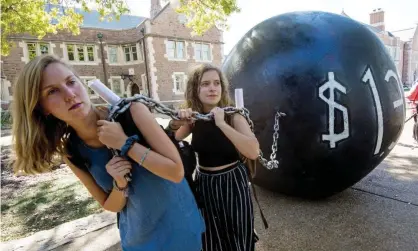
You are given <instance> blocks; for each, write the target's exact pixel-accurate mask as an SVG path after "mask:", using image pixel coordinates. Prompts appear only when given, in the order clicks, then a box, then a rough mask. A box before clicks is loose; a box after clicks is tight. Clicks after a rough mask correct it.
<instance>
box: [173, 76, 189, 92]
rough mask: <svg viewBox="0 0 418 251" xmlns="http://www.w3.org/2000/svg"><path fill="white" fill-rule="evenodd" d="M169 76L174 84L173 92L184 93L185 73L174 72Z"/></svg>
mask: <svg viewBox="0 0 418 251" xmlns="http://www.w3.org/2000/svg"><path fill="white" fill-rule="evenodd" d="M171 77H172V78H173V85H174V88H173V92H174V93H177V94H182V93H184V92H185V91H186V81H187V77H186V74H184V72H174V73H173V75H172V76H171Z"/></svg>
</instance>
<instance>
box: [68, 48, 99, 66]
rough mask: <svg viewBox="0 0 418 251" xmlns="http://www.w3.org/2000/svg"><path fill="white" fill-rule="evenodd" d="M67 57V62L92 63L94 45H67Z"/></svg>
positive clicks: (93, 59)
mask: <svg viewBox="0 0 418 251" xmlns="http://www.w3.org/2000/svg"><path fill="white" fill-rule="evenodd" d="M67 56H68V60H69V61H76V62H94V61H95V57H94V45H82V44H68V45H67Z"/></svg>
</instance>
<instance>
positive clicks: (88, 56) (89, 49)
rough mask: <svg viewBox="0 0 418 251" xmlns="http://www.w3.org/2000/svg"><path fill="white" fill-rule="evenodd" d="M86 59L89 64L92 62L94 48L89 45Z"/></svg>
mask: <svg viewBox="0 0 418 251" xmlns="http://www.w3.org/2000/svg"><path fill="white" fill-rule="evenodd" d="M87 59H88V60H89V61H90V62H93V61H94V46H91V45H88V46H87Z"/></svg>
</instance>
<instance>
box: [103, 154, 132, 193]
mask: <svg viewBox="0 0 418 251" xmlns="http://www.w3.org/2000/svg"><path fill="white" fill-rule="evenodd" d="M131 169H132V164H131V162H129V161H128V160H126V159H124V158H121V157H117V156H115V157H113V158H112V159H111V160H110V161H109V162H108V163H107V165H106V171H107V173H109V175H110V176H112V177H113V179H114V180H115V181H116V183H117V184H118V187H120V188H123V187H126V186H127V185H128V181H127V180H126V179H125V177H124V176H125V175H126V174H128V173H130V172H131Z"/></svg>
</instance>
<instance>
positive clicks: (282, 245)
mask: <svg viewBox="0 0 418 251" xmlns="http://www.w3.org/2000/svg"><path fill="white" fill-rule="evenodd" d="M158 120H159V122H160V123H162V124H163V123H167V120H164V119H161V120H160V119H158ZM164 125H165V124H164ZM411 133H412V121H410V122H409V123H408V124H406V125H405V129H404V132H403V134H402V136H401V138H400V140H399V141H398V144H397V146H396V147H395V148H394V149H393V150H392V152H391V153H390V155H389V156H388V157H387V158H386V159H385V160H384V161H383V162H382V163H381V164H380V165H379V166H378V167H377V168H376V169H375V170H374V171H373V172H371V173H370V174H369V175H368V176H367V177H365V178H364V179H363V180H361V181H360V182H358V183H357V184H356V185H354V186H353V187H352V188H349V189H347V190H346V191H344V192H342V193H340V194H338V195H337V196H335V197H332V198H329V199H328V200H325V201H321V202H309V201H304V200H300V199H295V198H288V197H285V196H282V195H279V194H275V193H272V192H269V191H266V190H264V189H262V188H259V189H258V191H257V192H258V195H259V197H260V198H259V199H260V203H261V205H262V207H263V210H264V213H265V215H266V217H267V219H268V221H269V225H270V228H269V229H268V230H264V229H263V227H262V222H261V220H260V218H259V214H258V211H257V210H258V209H257V207H255V210H256V230H257V232H258V234H259V235H260V242H259V243H258V245H257V251H280V250H285V251H289V250H296V251H299V250H303V251H305V250H315V251H321V250H324V251H328V250H329V251H334V250H344V251H345V250H347V251H357V250H359V251H363V250H367V251H374V250H376V251H394V250H396V251H414V250H418V148H417V145H414V144H413V141H412V136H411V135H412V134H411ZM104 214H105V215H102V216H101V217H102V218H100V217H99V216H96V217H98V218H96V220H97V221H102V223H103V222H105V223H106V224H107V225H106V224H102V225H100V224H101V223H100V222H98V223H94V221H93V219H91V218H90V219H80V220H78V221H79V223H77V224H74V223H66V224H68V225H67V230H66V231H64V232H62V231H61V235H58V234H57V233H58V232H59V231H58V230H57V228H56V229H53V230H49V231H50V232H45V233H43V234H42V235H38V237H37V238H38V240H39V238H40V237H41V236H43V242H44V243H45V242H48V241H49V243H50V244H51V243H58V244H60V243H59V240H62V241H61V244H62V245H55V246H54V245H52V246H51V247H53V249H45V246H44V248H41V247H42V246H41V245H38V244H37V242H36V238H34V237H33V236H31V237H28V238H25V239H24V240H19V241H14V242H13V243H12V242H9V243H5V244H3V247H2V248H1V250H3V251H9V250H13V251H17V250H19V251H23V250H59V251H69V250H77V251H78V250H80V251H81V250H86V251H90V250H94V251H102V250H103V251H104V250H107V251H116V250H121V249H120V245H119V241H120V239H119V234H118V230H117V228H116V226H115V224H114V217H113V216H114V215H113V214H110V213H104ZM89 217H92V216H89ZM87 218H88V217H87ZM85 222H90V223H89V224H87V225H86V223H85ZM71 224H72V225H71ZM94 224H96V225H94ZM77 225H79V226H90V227H89V229H87V228H86V227H81V229H80V228H76V227H75V226H77ZM60 227H61V228H62V226H60ZM72 227H73V228H72ZM83 229H84V230H83ZM83 231H84V232H83ZM88 231H90V232H88ZM87 232H88V233H87ZM54 233H55V235H54ZM65 233H66V234H67V236H66V238H61V237H62V236H63V235H64V237H65ZM77 233H78V234H77ZM38 234H39V233H38ZM31 238H32V239H31ZM54 241H55V242H54Z"/></svg>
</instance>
